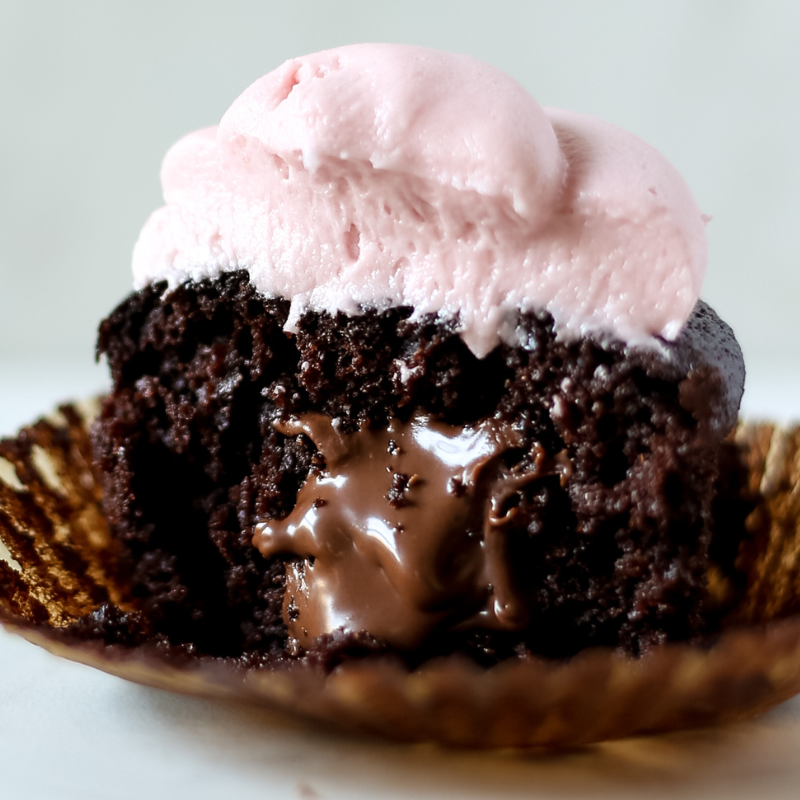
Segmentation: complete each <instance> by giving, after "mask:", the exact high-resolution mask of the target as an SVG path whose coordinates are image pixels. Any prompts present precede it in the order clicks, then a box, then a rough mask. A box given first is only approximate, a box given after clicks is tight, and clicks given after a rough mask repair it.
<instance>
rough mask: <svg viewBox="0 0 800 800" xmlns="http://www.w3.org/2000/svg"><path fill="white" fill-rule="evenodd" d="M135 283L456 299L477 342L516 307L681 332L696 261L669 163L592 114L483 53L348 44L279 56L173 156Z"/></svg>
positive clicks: (629, 334)
mask: <svg viewBox="0 0 800 800" xmlns="http://www.w3.org/2000/svg"><path fill="white" fill-rule="evenodd" d="M161 178H162V183H163V186H164V198H165V201H166V205H165V206H164V207H163V208H161V209H159V210H158V211H156V212H155V213H154V214H153V215H152V217H151V218H150V219H149V221H148V222H147V224H146V225H145V227H144V229H143V231H142V233H141V236H140V238H139V241H138V242H137V244H136V248H135V251H134V258H133V268H134V277H135V283H136V286H137V287H139V288H140V287H142V286H144V285H146V284H147V283H149V282H151V281H157V280H162V279H166V280H168V281H169V283H170V285H171V286H175V285H177V284H178V283H180V282H182V281H184V280H186V279H189V278H192V279H195V280H197V279H200V278H204V277H214V276H216V275H218V274H219V273H220V272H223V271H226V270H232V269H247V270H248V271H249V273H250V278H251V282H252V283H253V285H254V286H255V287H256V288H257V289H258V290H259V291H260V292H262V293H263V294H264V295H267V296H270V297H285V298H288V299H291V303H292V311H291V314H290V318H289V322H288V323H287V328H288V329H290V330H291V329H292V327H293V325H294V324H295V323H296V321H297V318H298V316H299V315H300V314H302V313H303V312H304V311H305V310H307V309H315V310H320V311H330V312H333V311H338V310H341V311H344V312H347V313H353V314H356V313H358V312H359V309H360V308H361V307H362V306H364V305H370V306H377V307H386V306H389V305H410V306H413V307H414V309H415V315H422V314H425V313H429V312H434V313H439V314H442V315H444V316H450V317H457V318H458V320H459V324H460V325H461V330H462V336H463V338H464V340H465V341H466V343H467V344H468V345H469V347H470V348H471V349H472V350H473V351H474V352H475V353H476V354H477V355H478V356H483V355H485V354H486V353H488V352H489V351H490V350H491V349H492V348H493V347H494V346H495V345H496V344H497V343H498V342H499V341H500V339H501V338H503V339H507V340H508V339H513V336H514V325H513V321H514V319H515V316H516V313H517V312H518V310H519V309H522V310H532V309H539V308H544V309H547V310H548V311H550V313H551V314H552V315H553V317H554V319H555V321H556V325H557V328H558V330H559V332H560V334H561V335H563V336H574V335H582V334H586V333H598V334H607V333H610V334H613V335H615V336H618V337H620V338H622V339H623V340H625V341H627V342H629V343H631V344H652V343H654V342H655V341H657V340H656V338H655V337H659V336H660V337H663V338H665V339H674V338H675V337H676V336H677V335H678V333H679V331H680V329H681V327H682V326H683V324H684V322H685V321H686V319H687V318H688V316H689V314H690V312H691V310H692V307H693V306H694V304H695V301H696V300H697V297H698V294H699V291H700V284H701V282H702V278H703V274H704V272H705V263H706V242H705V221H704V218H703V216H702V215H701V214H700V211H699V210H698V208H697V206H696V204H695V202H694V200H693V198H692V196H691V193H690V192H689V190H688V188H687V186H686V184H685V183H684V181H683V180H682V178H681V177H680V175H679V174H678V173H677V172H676V170H675V169H674V168H673V167H672V166H671V165H670V164H669V163H668V162H667V161H666V160H665V159H664V158H663V157H662V156H661V155H660V154H659V153H658V152H656V151H655V150H654V149H653V148H651V147H650V146H649V145H647V144H645V143H644V142H642V141H640V140H639V139H637V138H636V137H635V136H633V135H632V134H629V133H627V132H625V131H623V130H620V129H619V128H616V127H614V126H613V125H610V124H608V123H606V122H602V121H601V120H598V119H594V118H591V117H587V116H584V115H581V114H576V113H572V112H568V111H560V110H557V109H542V108H541V107H540V106H539V105H538V104H537V103H536V101H535V100H534V99H533V98H532V97H531V96H530V95H529V94H528V93H527V92H526V91H525V89H523V88H522V86H520V85H519V84H518V83H516V82H515V81H514V80H513V79H511V78H509V77H508V76H507V75H505V74H504V73H502V72H500V71H498V70H497V69H494V68H493V67H490V66H488V65H486V64H483V63H481V62H479V61H476V60H475V59H472V58H469V57H467V56H462V55H454V54H451V53H441V52H438V51H435V50H428V49H425V48H419V47H408V46H400V45H356V46H351V47H342V48H339V49H337V50H328V51H325V52H322V53H317V54H315V55H311V56H307V57H305V58H299V59H295V60H292V61H288V62H286V63H285V64H283V65H282V66H281V67H279V68H278V69H277V70H275V71H274V72H271V73H270V74H269V75H266V76H265V77H263V78H261V79H260V80H258V81H256V83H254V84H253V85H252V86H250V88H249V89H247V90H246V91H245V92H244V94H242V95H241V96H240V97H239V98H238V99H237V100H236V102H234V104H233V105H232V106H231V107H230V109H229V110H228V111H227V112H226V114H225V115H224V116H223V118H222V120H221V122H220V124H219V125H218V126H217V127H214V128H207V129H205V130H202V131H198V132H196V133H193V134H190V135H189V136H187V137H185V138H184V139H182V140H180V141H179V142H178V143H177V144H176V145H175V146H174V147H173V148H172V149H171V150H170V151H169V153H168V154H167V157H166V159H165V160H164V165H163V168H162V173H161Z"/></svg>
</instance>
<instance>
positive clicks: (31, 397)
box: [0, 0, 800, 800]
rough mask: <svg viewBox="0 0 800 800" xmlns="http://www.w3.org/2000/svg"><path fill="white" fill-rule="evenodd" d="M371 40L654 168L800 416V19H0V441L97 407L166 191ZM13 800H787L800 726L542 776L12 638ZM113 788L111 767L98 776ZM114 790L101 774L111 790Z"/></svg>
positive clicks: (213, 8) (637, 10)
mask: <svg viewBox="0 0 800 800" xmlns="http://www.w3.org/2000/svg"><path fill="white" fill-rule="evenodd" d="M358 41H392V42H394V41H396V42H407V43H413V44H423V45H428V46H433V47H438V48H442V49H448V50H454V51H459V52H464V53H468V54H470V55H473V56H477V57H478V58H481V59H483V60H485V61H488V62H490V63H492V64H495V65H496V66H498V67H500V68H501V69H503V70H505V71H506V72H509V73H510V74H511V75H512V76H514V77H515V78H517V79H518V80H519V81H520V82H521V83H523V84H524V85H525V86H526V87H527V88H528V89H529V90H530V91H531V92H532V94H533V95H534V96H535V97H536V98H537V99H538V100H539V101H540V102H541V103H542V104H543V105H555V106H563V107H566V108H571V109H575V110H579V111H583V112H587V113H591V114H596V115H598V116H601V117H604V118H606V119H609V120H610V121H612V122H615V123H616V124H618V125H621V126H623V127H626V128H628V129H630V130H632V131H633V132H635V133H636V134H638V135H639V136H641V137H642V138H644V139H645V140H647V141H649V142H650V143H651V144H653V145H655V146H656V147H657V148H658V149H660V150H661V151H662V152H663V153H664V154H665V155H667V157H668V158H669V159H670V160H672V161H673V163H674V164H675V165H676V166H677V167H678V169H679V170H680V171H681V172H682V173H683V175H684V176H685V178H686V179H687V182H688V183H689V185H690V186H691V187H692V189H693V191H694V193H695V196H696V197H697V200H698V203H699V205H700V207H701V208H702V209H703V210H704V211H705V212H706V213H708V214H711V215H712V216H713V221H712V222H711V223H710V225H709V228H708V233H709V239H710V248H711V250H710V264H709V269H708V275H707V280H706V284H705V289H704V296H705V298H706V299H707V300H708V301H709V302H710V303H711V304H712V305H713V306H714V307H715V308H716V309H717V311H718V312H719V313H720V314H721V315H722V316H723V317H724V318H725V319H726V320H727V321H728V322H730V324H731V325H732V326H733V327H734V329H735V331H736V333H737V335H738V337H739V340H740V342H741V344H742V346H743V349H744V351H745V357H746V360H747V364H748V390H747V395H746V400H745V410H746V411H748V412H749V413H758V414H776V415H779V416H782V417H792V416H797V415H798V409H800V399H796V398H798V396H799V393H798V390H800V378H798V377H795V376H797V375H800V314H799V313H797V310H796V309H797V307H798V300H799V299H800V270H798V265H800V242H799V241H798V240H799V239H800V237H798V229H799V228H800V155H798V148H799V146H800V2H792V1H791V0H787V2H769V1H768V0H761V1H760V2H755V1H753V2H736V0H724V1H723V0H717V1H713V0H705V2H698V1H697V0H668V1H667V0H665V1H664V2H659V1H658V0H649V1H648V2H645V1H644V0H630V1H629V2H622V1H621V0H619V1H609V0H605V1H603V2H600V1H598V0H583V1H578V0H558V2H556V1H555V0H552V2H534V1H533V0H528V1H527V2H511V1H510V0H508V1H505V2H504V0H493V1H492V2H481V3H479V2H470V1H469V0H461V1H460V2H450V1H449V0H448V1H446V2H432V0H428V2H419V1H418V0H405V2H396V3H388V2H378V1H377V0H371V1H368V0H364V1H363V2H357V1H356V0H337V2H331V1H328V2H325V1H323V0H305V2H303V3H286V2H284V3H276V2H255V0H253V1H250V2H248V1H247V0H227V1H226V2H204V1H203V0H194V1H193V2H188V0H187V1H183V0H181V1H180V2H176V1H175V0H171V1H170V0H158V2H156V1H155V0H138V2H124V3H123V2H111V0H105V1H102V0H95V1H94V2H88V1H86V0H69V2H67V1H66V0H51V1H50V2H43V1H42V0H25V1H24V2H22V1H21V0H20V1H18V2H14V0H0V433H2V432H11V431H12V430H13V429H14V428H15V427H16V426H18V425H20V424H22V423H23V422H25V421H27V420H30V419H32V418H33V417H34V416H36V415H37V414H38V413H41V412H43V411H45V410H46V409H47V408H48V407H49V406H50V405H51V403H52V402H53V401H54V400H56V399H60V398H69V397H75V396H79V395H83V394H86V393H88V392H91V391H95V390H98V389H99V388H101V387H102V386H103V383H104V380H105V378H104V371H103V368H102V366H100V367H95V366H94V365H93V360H92V359H93V348H94V335H95V329H96V325H97V322H98V321H99V319H100V318H101V317H102V316H103V315H105V314H106V313H107V312H108V311H109V310H110V309H111V308H112V307H113V306H114V305H115V304H116V303H117V302H118V301H119V300H120V299H122V297H123V296H124V295H125V294H126V293H127V292H128V291H129V289H130V273H129V269H130V253H131V248H132V246H133V242H134V240H135V238H136V236H137V234H138V231H139V229H140V227H141V225H142V224H143V223H144V221H145V219H146V218H147V216H148V214H149V213H150V212H151V211H152V210H153V209H155V208H156V207H157V206H158V205H160V203H161V197H160V186H159V182H158V170H159V166H160V161H161V158H162V157H163V155H164V153H165V152H166V150H167V149H168V147H169V146H170V145H171V144H172V143H173V142H174V141H175V140H176V139H177V138H179V137H180V136H181V135H183V134H184V133H186V132H188V131H190V130H192V129H195V128H199V127H203V126H206V125H210V124H214V123H216V122H217V121H218V119H219V117H220V116H221V115H222V113H223V112H224V111H225V109H226V108H227V107H228V105H229V104H230V103H231V101H232V100H233V99H234V98H235V97H236V96H237V95H238V94H239V93H240V92H241V91H242V90H243V89H244V88H245V87H246V86H247V85H248V84H249V83H251V82H252V81H253V80H255V79H256V78H258V77H260V76H261V75H262V74H264V73H266V72H268V71H269V70H271V69H273V68H274V67H276V66H277V65H278V64H280V63H281V62H282V61H283V60H284V59H286V58H289V57H292V56H296V55H301V54H304V53H308V52H312V51H315V50H319V49H323V48H326V47H332V46H336V45H340V44H345V43H350V42H358ZM0 755H2V759H3V767H2V773H0V778H1V780H2V783H1V784H0V796H2V797H3V798H6V797H9V798H16V797H27V798H39V797H43V798H50V797H53V798H71V797H81V798H84V797H91V798H94V797H97V798H123V797H124V798H127V797H142V796H148V797H160V796H167V794H168V792H169V791H172V792H174V794H173V795H172V796H189V795H188V794H186V795H183V793H182V791H181V790H180V787H181V786H182V785H183V784H184V782H186V783H188V784H189V785H190V786H191V787H192V791H193V796H194V797H197V798H200V797H220V796H227V795H230V796H237V797H240V798H249V797H276V798H277V797H280V798H284V797H287V798H288V797H303V796H304V793H305V795H307V796H311V795H309V794H308V791H306V790H307V787H304V786H303V785H302V784H303V782H306V783H307V784H308V786H310V787H311V788H312V789H313V791H316V792H317V793H318V794H319V795H320V796H322V797H381V796H386V797H428V796H430V797H517V796H520V797H522V796H526V797H527V796H529V797H559V798H567V797H570V798H571V797H587V796H598V797H626V798H627V797H631V798H634V797H637V798H638V797H642V796H648V797H653V798H655V797H659V798H660V797H673V796H674V797H679V796H680V797H695V796H697V797H700V796H702V797H725V798H728V800H730V798H735V797H756V796H757V797H764V798H766V797H770V798H772V797H775V798H777V797H787V798H789V797H792V798H794V797H797V794H798V788H797V787H798V786H800V704H799V703H798V702H797V701H795V702H793V703H790V704H788V705H785V706H783V707H782V708H781V709H779V710H777V711H776V712H774V713H773V714H771V715H770V716H768V717H767V718H765V719H764V720H761V721H759V722H756V723H751V724H748V725H742V726H735V727H731V728H727V729H724V730H722V731H716V732H711V733H702V734H687V735H682V736H677V737H666V738H657V739H655V740H650V741H645V742H632V743H626V744H622V745H610V746H607V747H604V748H600V749H598V750H590V751H586V752H580V753H571V754H563V755H560V756H557V757H547V758H544V759H542V758H539V759H531V758H527V757H526V758H521V757H519V756H510V755H508V754H505V755H503V754H500V755H491V756H486V755H480V754H471V753H457V752H456V753H453V752H441V751H435V750H426V749H422V750H419V749H408V748H404V747H397V746H395V745H388V744H384V743H380V742H370V741H367V740H360V739H354V738H347V737H345V738H341V737H335V736H330V735H329V734H327V733H320V732H318V731H315V730H313V729H312V730H308V729H306V728H304V727H303V726H302V725H300V724H298V723H295V722H291V721H287V720H285V719H283V718H276V717H274V716H272V715H269V714H266V713H262V712H257V711H248V710H241V709H239V710H237V709H231V708H229V707H227V706H222V705H220V704H214V703H204V702H202V701H193V700H185V699H181V698H176V697H172V696H170V695H166V694H162V693H158V692H154V691H150V690H145V689H141V688H138V687H133V686H129V685H126V684H124V683H122V682H121V681H117V680H114V679H111V678H107V677H104V676H102V675H99V674H98V673H94V672H92V671H91V670H88V669H86V668H83V667H78V666H72V665H68V664H66V663H64V662H59V661H57V660H56V659H53V658H51V657H50V656H47V655H46V654H44V653H41V652H39V651H36V650H35V649H34V648H32V647H30V646H28V645H26V644H25V643H24V642H18V641H16V640H14V639H12V638H11V637H9V636H8V635H0ZM98 764H99V765H100V766H99V767H98V766H97V765H98ZM98 770H99V771H98Z"/></svg>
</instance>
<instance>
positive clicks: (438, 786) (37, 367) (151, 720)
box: [0, 359, 800, 800]
mask: <svg viewBox="0 0 800 800" xmlns="http://www.w3.org/2000/svg"><path fill="white" fill-rule="evenodd" d="M791 366H793V367H794V365H791ZM795 374H800V370H797V369H795V368H793V369H788V370H787V369H786V365H772V366H769V365H766V366H761V367H758V368H753V367H751V368H750V373H749V388H748V396H747V399H746V402H745V406H744V409H745V411H746V412H747V413H748V414H750V415H758V416H766V415H769V416H773V417H774V416H777V417H780V418H784V419H787V418H791V417H792V416H793V415H794V409H795V408H797V409H798V410H800V400H795V399H794V398H799V397H800V394H798V391H797V390H798V389H800V379H799V378H795V377H794V375H795ZM0 376H2V378H1V379H0V432H3V433H11V432H13V431H14V430H15V429H16V428H17V426H19V425H20V424H22V423H24V422H27V421H31V420H32V419H33V418H35V417H36V416H37V415H39V414H41V413H43V412H45V411H47V410H48V409H49V408H51V407H52V406H53V404H54V403H55V402H56V401H58V400H61V399H67V398H72V397H80V396H86V395H89V394H92V393H95V392H97V391H99V390H101V389H102V387H103V385H104V377H103V370H102V368H97V369H93V368H92V365H91V363H90V361H89V360H88V359H87V362H86V363H81V364H70V363H50V362H42V363H37V364H31V363H22V362H14V361H9V360H8V359H6V360H0ZM0 676H1V677H0V798H3V800H6V799H7V800H16V798H24V800H39V798H47V800H50V798H53V800H72V799H73V798H75V799H76V800H77V798H81V800H94V799H95V798H97V799H98V800H123V799H125V800H127V798H137V799H138V798H160V797H165V798H166V797H170V798H173V797H177V798H184V797H186V798H197V800H201V799H204V798H221V797H226V798H227V797H232V798H236V800H250V798H274V799H275V800H284V798H300V800H303V798H315V797H320V798H348V800H356V799H357V798H465V799H469V798H483V797H485V798H497V800H504V798H518V797H520V798H521V797H525V798H559V799H562V800H568V799H569V798H637V799H638V798H648V800H657V799H659V798H695V797H696V798H700V797H702V798H706V799H707V800H713V798H725V800H736V799H737V798H759V800H761V799H764V800H767V799H769V800H772V798H776V799H777V798H792V799H793V800H794V799H796V798H798V797H800V698H796V699H795V700H792V701H789V702H788V703H785V704H784V705H782V706H780V707H779V708H777V709H775V710H774V711H772V712H770V713H769V714H767V715H766V716H764V717H762V718H760V719H758V720H756V721H754V722H750V723H744V724H739V725H733V726H727V727H724V728H718V729H710V730H705V731H696V732H688V733H680V734H672V735H668V736H659V737H652V738H647V739H633V740H628V741H624V742H616V743H610V744H605V745H599V746H595V747H590V748H584V749H580V750H576V751H571V752H566V753H558V754H547V755H542V754H521V753H518V752H505V751H503V752H489V753H485V752H475V751H463V750H445V749H441V748H436V747H430V746H424V747H420V746H407V745H402V744H395V743H392V742H386V741H382V740H377V739H371V738H362V737H357V736H352V735H343V734H339V733H332V732H330V731H328V730H319V729H317V728H315V727H314V726H313V725H309V724H307V723H304V722H300V721H299V720H296V719H293V718H292V717H289V716H284V715H280V714H277V713H272V712H269V711H266V710H263V709H253V708H248V707H243V706H240V705H233V704H228V703H222V702H214V701H206V700H196V699H190V698H185V697H180V696H177V695H172V694H169V693H166V692H162V691H158V690H154V689H147V688H143V687H141V686H136V685H133V684H129V683H126V682H125V681H122V680H120V679H117V678H113V677H110V676H108V675H104V674H103V673H100V672H98V671H96V670H93V669H91V668H89V667H84V666H81V665H77V664H72V663H70V662H67V661H63V660H61V659H58V658H56V657H54V656H51V655H49V654H48V653H45V652H43V651H41V650H39V649H37V648H36V647H34V646H33V645H30V644H28V643H27V642H25V641H23V640H21V639H18V638H16V637H14V636H12V635H10V634H7V633H5V632H2V631H0Z"/></svg>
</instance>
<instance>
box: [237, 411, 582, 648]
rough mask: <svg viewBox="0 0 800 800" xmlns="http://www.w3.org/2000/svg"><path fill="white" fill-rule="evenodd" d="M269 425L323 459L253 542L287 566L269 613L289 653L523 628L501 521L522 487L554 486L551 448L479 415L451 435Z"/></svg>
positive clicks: (448, 431)
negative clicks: (356, 636)
mask: <svg viewBox="0 0 800 800" xmlns="http://www.w3.org/2000/svg"><path fill="white" fill-rule="evenodd" d="M275 427H276V428H277V430H278V431H279V432H280V433H282V434H284V435H285V436H307V437H308V438H309V439H311V441H312V442H313V443H314V444H315V445H316V447H317V449H318V451H319V453H320V455H321V457H322V459H324V463H322V459H320V463H319V464H318V466H316V467H315V468H312V470H311V472H310V473H309V475H308V477H307V479H306V481H305V483H304V485H303V486H302V487H301V488H300V491H299V493H298V497H297V503H296V505H295V508H294V509H293V511H292V512H291V513H290V514H289V515H288V516H287V517H286V518H285V519H282V520H267V521H264V522H261V523H259V524H258V525H257V526H256V529H255V534H254V537H253V542H254V544H255V546H256V547H257V548H258V549H259V551H260V552H261V553H262V554H263V555H264V556H265V557H272V556H276V555H281V556H285V557H286V558H287V563H286V593H285V597H284V604H283V616H284V620H285V622H286V625H287V627H288V631H289V635H290V637H292V639H294V640H295V642H296V644H297V645H300V646H301V647H308V646H309V645H310V644H311V643H312V642H313V641H314V639H316V638H317V637H318V636H320V635H321V634H324V633H330V632H332V631H335V630H337V629H338V630H344V631H367V632H369V633H370V634H372V635H373V636H375V637H378V638H381V639H383V640H385V641H387V642H388V643H390V644H391V645H393V646H395V647H397V648H401V649H405V648H414V647H417V646H419V645H420V644H422V642H424V641H425V639H426V638H427V637H428V636H429V635H430V633H431V632H432V631H433V630H435V629H438V628H442V627H446V628H458V629H463V628H484V629H506V630H519V629H522V628H524V627H526V625H527V624H528V614H527V603H526V601H525V597H526V590H525V587H524V586H521V585H520V584H521V581H520V580H519V576H517V575H516V574H515V570H514V565H513V564H512V563H511V561H512V559H511V558H510V553H509V541H508V537H509V528H510V523H511V521H512V520H513V519H514V516H515V515H516V513H517V508H516V505H517V503H518V502H519V499H520V498H519V492H520V491H521V490H523V489H524V487H525V486H526V485H527V484H529V483H531V482H532V481H536V480H539V479H541V478H544V477H547V476H558V477H559V478H560V480H561V482H562V484H563V483H564V482H566V481H567V480H568V478H569V474H570V464H569V460H568V459H567V456H566V453H565V452H564V451H562V452H561V453H559V454H557V455H556V456H554V457H549V456H548V455H547V454H546V453H545V450H544V448H543V447H542V446H541V445H535V446H534V447H533V448H530V447H528V448H526V449H524V450H523V449H522V448H521V444H522V439H521V437H520V435H519V434H518V433H517V432H516V431H515V430H514V428H513V427H512V426H510V425H508V424H506V423H500V422H498V421H496V420H493V419H487V420H484V421H483V422H481V423H479V424H477V425H475V426H467V427H459V426H452V425H446V424H444V423H442V422H439V421H436V420H433V419H431V418H430V417H428V416H426V415H423V414H416V415H414V416H412V417H411V419H410V420H408V421H407V422H403V421H401V420H398V419H392V420H390V422H389V424H388V426H386V427H385V428H381V429H373V428H371V427H369V426H368V425H365V426H363V427H362V428H361V429H359V430H357V431H355V432H352V433H345V432H343V431H341V430H340V429H339V427H338V425H337V421H336V420H333V419H331V418H329V417H326V416H324V415H321V414H307V415H303V416H302V417H299V418H293V419H291V420H289V421H284V422H280V423H276V424H275Z"/></svg>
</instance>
